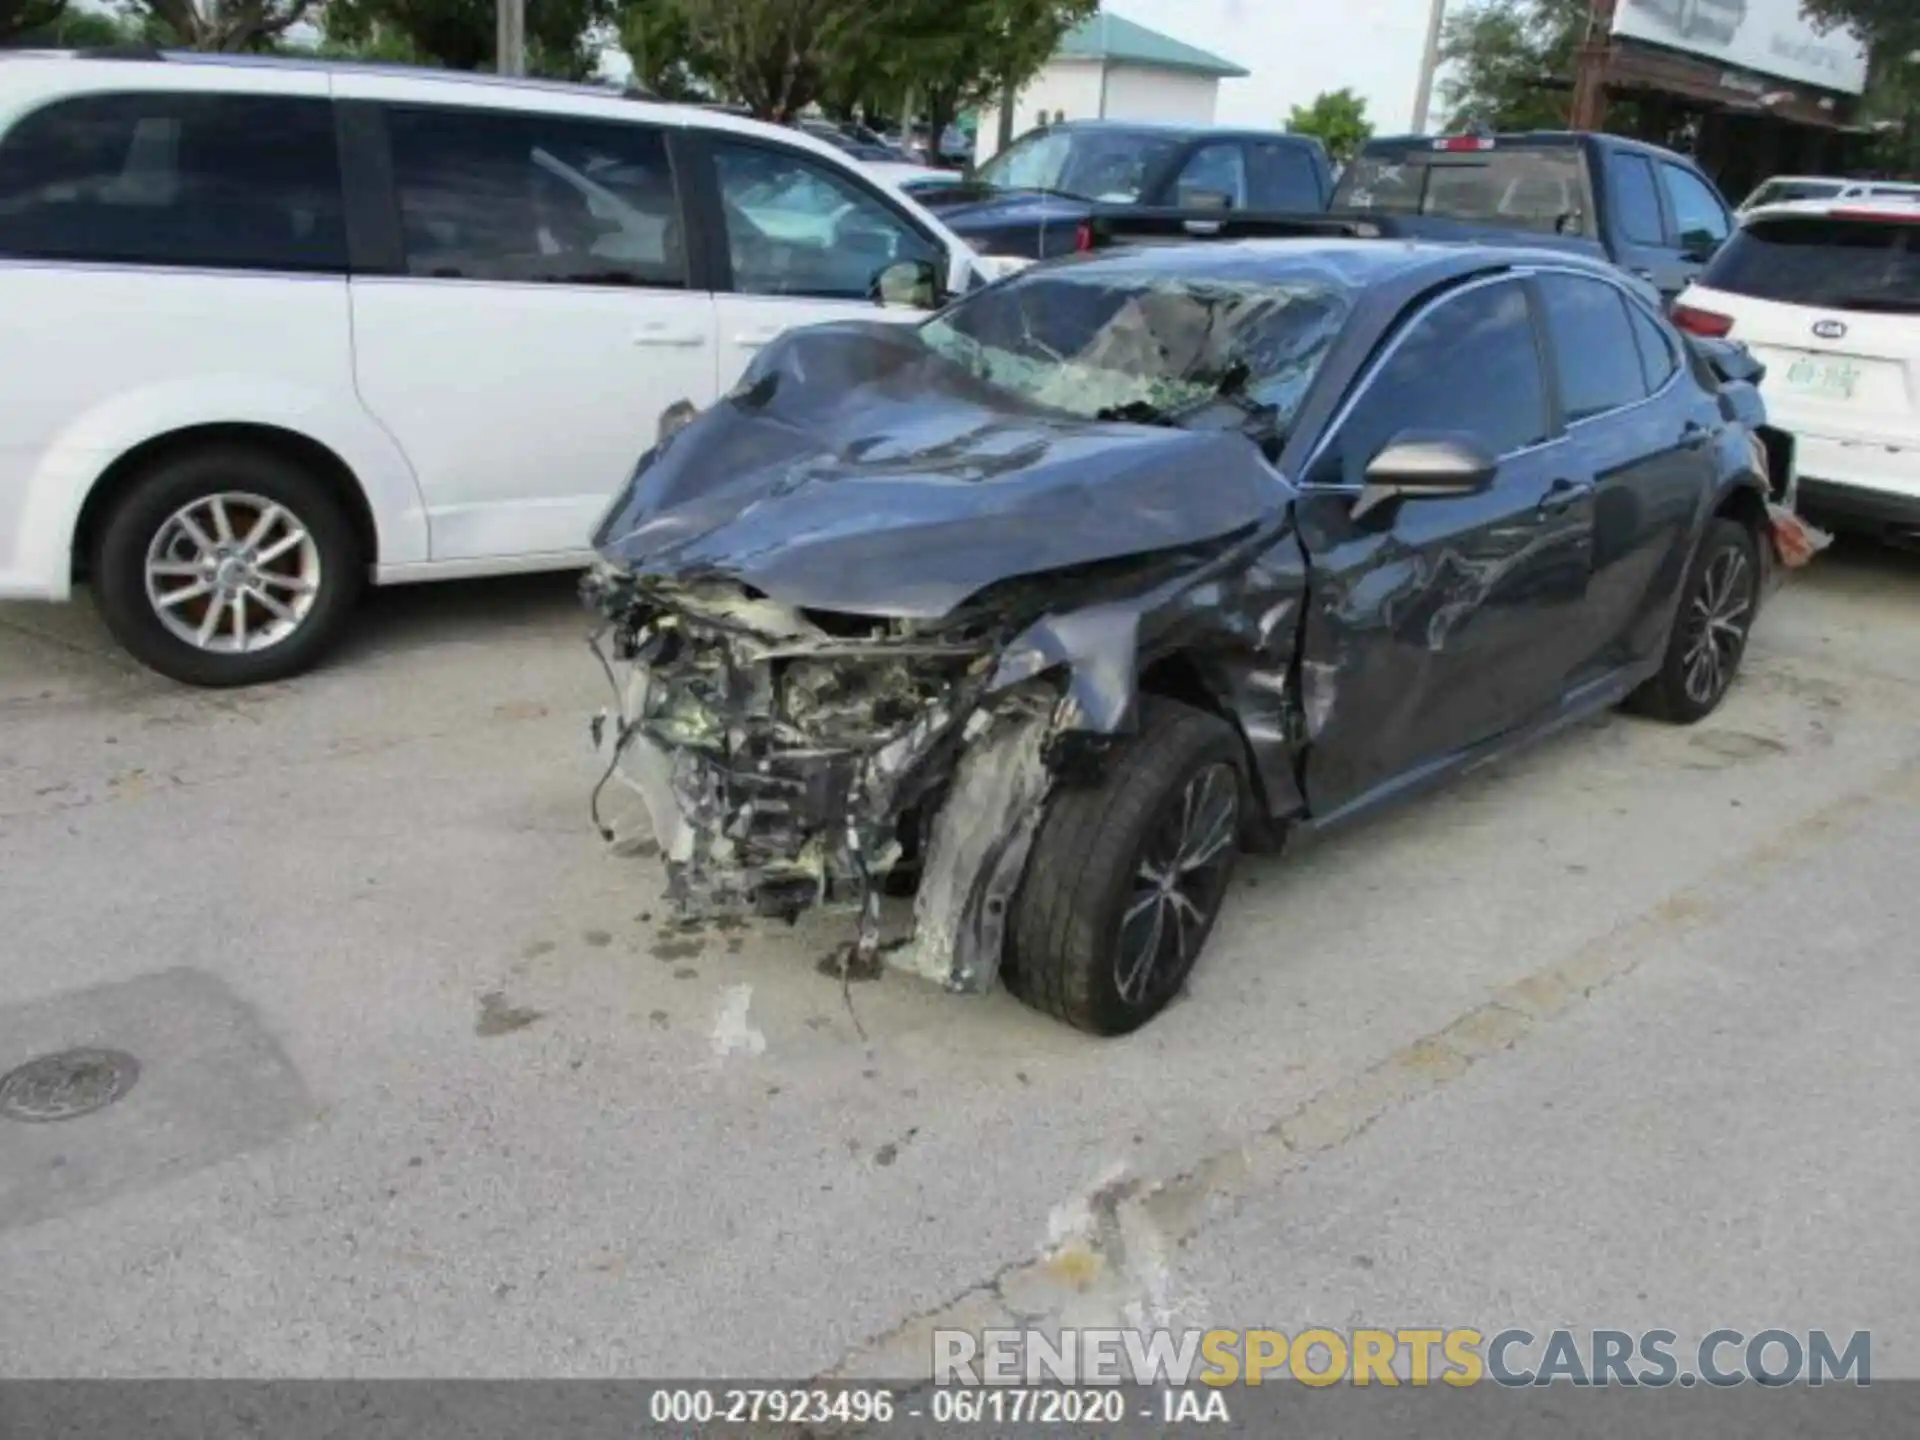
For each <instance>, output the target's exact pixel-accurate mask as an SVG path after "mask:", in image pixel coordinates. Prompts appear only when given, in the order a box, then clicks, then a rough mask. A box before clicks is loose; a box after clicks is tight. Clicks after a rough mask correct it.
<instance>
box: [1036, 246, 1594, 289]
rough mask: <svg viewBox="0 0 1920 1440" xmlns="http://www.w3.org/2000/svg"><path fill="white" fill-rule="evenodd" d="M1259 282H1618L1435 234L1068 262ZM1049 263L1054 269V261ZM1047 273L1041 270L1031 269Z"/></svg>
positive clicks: (1183, 249)
mask: <svg viewBox="0 0 1920 1440" xmlns="http://www.w3.org/2000/svg"><path fill="white" fill-rule="evenodd" d="M1143 262H1147V263H1146V268H1148V269H1150V270H1152V271H1153V272H1155V273H1157V274H1164V275H1170V276H1179V275H1192V276H1196V277H1199V276H1206V277H1214V278H1228V279H1242V280H1260V279H1264V278H1268V277H1273V278H1279V277H1281V276H1283V275H1284V274H1285V273H1286V272H1288V271H1289V270H1292V269H1321V270H1327V269H1331V270H1334V271H1337V272H1338V273H1339V274H1340V276H1341V278H1342V279H1343V280H1346V281H1347V282H1348V283H1350V284H1353V285H1355V286H1363V285H1374V284H1379V283H1383V282H1386V281H1396V280H1412V279H1425V280H1427V281H1430V282H1431V283H1435V284H1439V283H1443V282H1445V281H1447V280H1451V279H1456V278H1460V277H1464V276H1469V275H1474V274H1481V273H1489V272H1495V271H1500V270H1507V269H1511V268H1513V267H1515V266H1522V265H1538V266H1547V267H1553V268H1558V269H1570V270H1580V271H1584V272H1586V273H1588V274H1592V275H1598V276H1601V277H1603V278H1607V279H1612V280H1615V281H1618V280H1619V279H1620V278H1621V277H1620V275H1619V272H1618V271H1616V270H1615V268H1614V267H1613V266H1612V265H1611V264H1608V263H1607V262H1605V261H1602V260H1594V259H1589V258H1587V257H1586V256H1583V255H1577V254H1571V253H1569V252H1566V251H1561V250H1547V249H1540V248H1537V247H1534V246H1530V245H1454V244H1448V243H1446V242H1444V241H1433V240H1369V239H1354V238H1347V237H1335V236H1313V237H1306V238H1297V239H1262V240H1253V239H1249V240H1226V241H1191V242H1183V243H1176V244H1171V245H1141V246H1128V245H1124V244H1123V245H1117V246H1115V247H1114V248H1113V249H1111V250H1096V251H1094V252H1093V253H1091V254H1089V255H1085V256H1079V257H1075V258H1073V259H1071V260H1067V261H1065V262H1058V261H1056V262H1054V263H1055V264H1056V265H1058V264H1062V263H1064V264H1065V265H1070V266H1072V267H1073V268H1074V269H1075V270H1076V271H1083V270H1091V271H1092V272H1093V273H1095V274H1098V273H1099V272H1100V271H1101V270H1103V269H1106V270H1111V271H1113V272H1115V273H1119V272H1137V271H1139V270H1140V269H1141V267H1142V264H1143ZM1049 268H1051V267H1049ZM1033 273H1043V272H1033Z"/></svg>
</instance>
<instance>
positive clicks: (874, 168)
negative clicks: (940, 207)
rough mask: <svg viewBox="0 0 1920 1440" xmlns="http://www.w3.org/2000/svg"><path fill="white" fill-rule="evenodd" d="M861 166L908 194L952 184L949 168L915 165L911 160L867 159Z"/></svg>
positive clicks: (940, 188) (880, 179)
mask: <svg viewBox="0 0 1920 1440" xmlns="http://www.w3.org/2000/svg"><path fill="white" fill-rule="evenodd" d="M862 168H864V169H865V170H866V172H867V173H868V174H869V175H871V176H873V178H874V179H876V180H879V181H881V182H883V183H884V184H888V185H892V186H894V187H896V188H897V189H900V190H904V191H906V192H907V194H909V195H922V194H927V193H930V192H932V191H935V190H943V189H945V188H946V187H947V186H949V185H951V184H953V172H952V171H951V170H936V169H934V168H933V167H932V166H931V165H916V164H914V163H913V162H911V161H906V162H898V161H891V160H869V161H867V162H866V163H865V165H864V166H863V167H862Z"/></svg>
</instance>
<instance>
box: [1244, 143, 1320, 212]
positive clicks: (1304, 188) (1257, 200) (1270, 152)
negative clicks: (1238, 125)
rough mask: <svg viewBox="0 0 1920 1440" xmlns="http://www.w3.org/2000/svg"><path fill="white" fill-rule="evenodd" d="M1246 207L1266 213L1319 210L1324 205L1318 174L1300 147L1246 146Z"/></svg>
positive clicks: (1311, 161) (1307, 155)
mask: <svg viewBox="0 0 1920 1440" xmlns="http://www.w3.org/2000/svg"><path fill="white" fill-rule="evenodd" d="M1247 170H1248V173H1247V192H1248V193H1247V204H1248V208H1249V209H1253V210H1262V211H1266V212H1267V213H1269V214H1277V213H1285V212H1287V211H1292V210H1318V209H1320V208H1321V207H1322V206H1324V205H1325V204H1326V199H1327V197H1326V195H1325V194H1324V193H1323V192H1322V191H1321V189H1320V172H1319V171H1318V170H1317V169H1316V168H1315V166H1314V163H1313V159H1312V157H1311V156H1310V155H1309V154H1308V153H1307V151H1306V149H1305V147H1303V146H1300V145H1276V144H1265V145H1259V144H1256V145H1249V146H1248V147H1247Z"/></svg>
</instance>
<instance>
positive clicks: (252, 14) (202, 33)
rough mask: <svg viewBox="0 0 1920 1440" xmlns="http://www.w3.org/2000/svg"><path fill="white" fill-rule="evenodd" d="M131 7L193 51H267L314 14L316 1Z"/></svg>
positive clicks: (158, 1)
mask: <svg viewBox="0 0 1920 1440" xmlns="http://www.w3.org/2000/svg"><path fill="white" fill-rule="evenodd" d="M132 8H133V9H134V10H135V11H136V12H144V13H145V14H146V15H148V16H150V17H151V18H152V20H154V21H157V22H158V23H159V25H160V26H161V27H163V29H164V31H165V34H166V36H167V37H168V38H170V39H172V40H173V41H174V42H175V43H177V44H180V45H183V46H185V47H186V48H188V49H190V50H227V51H234V50H267V49H271V48H272V47H273V46H274V45H276V44H277V43H279V41H280V39H281V37H282V36H284V35H285V34H286V33H287V31H289V30H291V29H292V28H293V27H294V26H296V25H298V24H299V23H300V22H301V21H302V20H305V19H306V18H307V17H308V16H309V15H310V14H311V13H312V12H313V9H314V0H141V3H140V4H138V5H136V6H133V7H132ZM147 28H149V29H151V28H152V27H151V26H149V27H147Z"/></svg>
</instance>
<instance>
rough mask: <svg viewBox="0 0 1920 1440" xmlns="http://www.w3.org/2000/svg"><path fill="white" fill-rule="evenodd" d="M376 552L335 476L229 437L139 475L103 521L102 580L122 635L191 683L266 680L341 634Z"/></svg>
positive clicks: (162, 668) (98, 556) (105, 606)
mask: <svg viewBox="0 0 1920 1440" xmlns="http://www.w3.org/2000/svg"><path fill="white" fill-rule="evenodd" d="M364 566H365V558H364V556H363V555H362V554H361V547H360V545H359V544H358V542H357V540H356V539H355V536H354V531H353V526H352V524H351V523H350V521H349V520H348V518H347V515H346V512H345V511H344V509H343V508H342V507H341V504H340V502H339V500H338V499H337V498H336V497H335V495H334V493H333V491H332V489H331V488H330V487H329V486H328V485H327V484H326V483H325V482H323V481H321V480H319V479H318V478H316V477H315V476H314V475H313V474H311V473H310V472H309V471H307V470H305V469H303V468H302V467H300V466H299V465H297V464H294V463H293V462H291V461H288V460H286V459H283V458H282V457H280V456H278V455H274V454H272V453H271V452H268V451H264V450H257V449H254V448H251V447H247V446H237V445H223V446H210V447H208V448H206V449H202V450H194V451H191V452H188V453H186V454H183V455H179V456H176V457H174V458H172V459H170V460H163V461H161V462H160V463H159V464H157V465H155V466H154V467H153V468H152V469H151V470H148V471H147V472H146V473H144V474H142V475H141V476H139V477H138V478H137V479H136V480H135V481H134V482H133V484H132V485H131V486H130V487H129V488H128V490H127V491H126V493H125V494H124V495H123V496H121V497H120V499H119V500H118V502H117V503H116V504H115V505H114V507H113V509H112V511H111V512H110V513H109V514H108V516H107V518H106V523H105V524H104V526H103V527H102V528H101V531H100V538H99V544H98V546H97V547H96V549H95V552H94V556H93V589H94V595H95V599H96V601H97V602H98V604H99V606H100V613H101V615H102V616H103V617H104V618H105V620H106V622H107V628H108V629H110V630H111V631H112V632H113V634H114V638H116V639H117V640H119V642H120V643H121V644H122V645H124V646H125V647H126V648H127V651H128V653H129V654H131V655H132V656H133V657H134V658H135V659H137V660H139V661H140V662H141V663H142V664H144V665H146V666H148V667H149V668H151V669H153V670H157V671H158V672H159V673H160V674H162V675H165V676H167V677H168V678H169V679H173V680H178V681H180V682H181V683H183V684H186V685H198V686H207V687H229V686H238V685H258V684H262V683H265V682H267V681H270V680H281V679H285V678H286V677H287V676H290V675H297V674H299V673H300V672H301V671H303V670H306V669H307V668H308V667H310V666H311V665H312V664H313V663H314V662H315V661H316V660H318V659H319V658H320V656H321V655H322V654H324V653H325V651H326V650H327V648H328V647H329V646H331V645H332V644H333V642H334V641H335V640H336V639H338V638H339V634H340V629H341V626H342V624H343V623H344V621H345V620H346V617H347V614H348V612H349V611H350V610H351V609H352V608H353V602H354V601H355V599H356V598H357V597H358V596H359V593H360V589H361V585H362V583H363V581H364Z"/></svg>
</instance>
